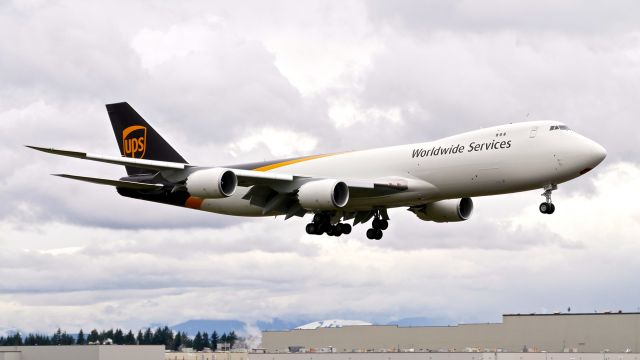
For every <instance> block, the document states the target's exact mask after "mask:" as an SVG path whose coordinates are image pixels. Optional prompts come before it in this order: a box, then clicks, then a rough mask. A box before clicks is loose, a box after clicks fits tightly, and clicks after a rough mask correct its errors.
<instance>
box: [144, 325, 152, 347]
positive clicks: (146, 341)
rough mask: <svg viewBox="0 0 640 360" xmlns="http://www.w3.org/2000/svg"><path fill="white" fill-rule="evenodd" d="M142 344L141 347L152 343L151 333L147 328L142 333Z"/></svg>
mask: <svg viewBox="0 0 640 360" xmlns="http://www.w3.org/2000/svg"><path fill="white" fill-rule="evenodd" d="M143 340H144V344H143V345H151V344H152V341H153V333H152V332H151V328H147V330H145V331H144V337H143Z"/></svg>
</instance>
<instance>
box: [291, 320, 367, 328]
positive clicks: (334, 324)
mask: <svg viewBox="0 0 640 360" xmlns="http://www.w3.org/2000/svg"><path fill="white" fill-rule="evenodd" d="M362 325H371V323H369V322H366V321H360V320H341V319H332V320H322V321H314V322H312V323H308V324H305V325H302V326H298V327H297V328H296V329H299V330H313V329H318V328H339V327H343V326H362Z"/></svg>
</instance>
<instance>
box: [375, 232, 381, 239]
mask: <svg viewBox="0 0 640 360" xmlns="http://www.w3.org/2000/svg"><path fill="white" fill-rule="evenodd" d="M375 232H376V234H375V235H376V237H375V239H376V240H380V239H382V230H380V229H376V230H375Z"/></svg>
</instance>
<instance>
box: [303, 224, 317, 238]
mask: <svg viewBox="0 0 640 360" xmlns="http://www.w3.org/2000/svg"><path fill="white" fill-rule="evenodd" d="M305 230H306V231H307V234H309V235H313V234H315V233H316V224H314V223H309V224H307V226H306V227H305Z"/></svg>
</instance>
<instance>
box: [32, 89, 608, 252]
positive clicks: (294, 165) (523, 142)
mask: <svg viewBox="0 0 640 360" xmlns="http://www.w3.org/2000/svg"><path fill="white" fill-rule="evenodd" d="M106 107H107V112H108V114H109V118H110V120H111V125H112V127H113V131H114V133H115V136H116V141H117V142H118V146H119V148H120V154H121V156H104V155H96V154H91V153H85V152H79V151H68V150H60V149H54V148H44V147H37V146H29V145H27V146H28V147H29V148H32V149H35V150H39V151H44V152H47V153H51V154H55V155H62V156H68V157H74V158H80V159H85V160H92V161H99V162H104V163H109V164H116V165H122V166H124V167H125V169H126V172H127V176H125V177H122V178H120V179H119V180H112V179H102V178H95V177H88V176H79V175H69V174H54V175H56V176H61V177H64V178H69V179H74V180H80V181H85V182H90V183H95V184H102V185H110V186H113V187H115V188H116V190H117V192H118V193H119V194H120V195H122V196H126V197H130V198H134V199H140V200H147V201H153V202H158V203H163V204H170V205H176V206H182V207H187V208H191V209H197V210H202V211H209V212H214V213H219V214H226V215H236V216H254V217H258V216H280V215H281V216H284V218H285V220H287V219H289V218H291V217H293V216H298V217H304V216H305V215H306V214H309V213H310V214H313V219H312V221H311V222H309V223H308V224H307V225H306V228H305V230H306V232H307V233H308V234H312V235H322V234H327V235H330V236H340V235H342V234H349V233H351V230H352V226H351V225H350V224H348V223H347V221H349V220H353V226H355V225H357V224H366V223H367V222H369V220H371V219H373V220H372V221H371V227H370V228H369V229H368V230H367V231H366V235H367V238H369V239H371V240H380V239H381V238H382V235H383V231H384V230H386V229H387V228H388V226H389V220H390V219H389V215H388V213H387V209H390V208H399V207H400V208H407V209H408V210H409V211H411V212H412V213H414V214H415V215H416V216H417V217H418V218H419V219H420V220H424V221H434V222H456V221H465V220H468V219H469V218H470V217H471V214H472V212H473V201H472V199H471V198H472V197H478V196H488V195H499V194H508V193H515V192H521V191H528V190H534V189H543V190H544V192H543V193H542V196H544V197H545V201H544V202H542V203H541V204H540V205H539V210H540V212H541V213H543V214H553V212H554V211H555V205H554V204H553V202H552V200H551V195H552V192H553V191H554V190H556V189H557V186H558V184H561V183H564V182H566V181H569V180H572V179H575V178H577V177H579V176H581V175H584V174H585V173H587V172H588V171H590V170H592V169H593V168H594V167H596V166H597V165H598V164H599V163H600V162H602V161H603V160H604V158H605V157H606V155H607V152H606V150H605V149H604V148H603V147H602V146H600V145H599V144H598V143H596V142H594V141H593V140H590V139H588V138H586V137H584V136H582V135H580V134H578V133H577V132H575V131H572V130H570V129H569V128H568V127H567V126H566V125H565V124H563V123H561V122H558V121H527V122H521V123H513V124H507V125H500V126H494V127H489V128H484V129H480V130H475V131H470V132H465V133H462V134H458V135H453V136H449V137H446V138H443V139H439V140H435V141H430V142H424V143H417V144H409V145H399V146H391V147H382V148H374V149H369V150H359V151H344V152H336V153H327V154H320V155H311V156H303V157H296V158H289V159H280V160H273V161H264V162H255V163H249V164H238V165H227V166H200V165H194V164H190V163H188V162H187V161H186V160H185V159H184V158H183V157H182V156H181V155H180V154H179V153H178V152H177V151H176V150H174V148H173V147H172V146H171V145H169V143H167V141H165V140H164V138H163V137H162V136H160V134H159V133H158V132H156V131H155V130H154V128H153V127H151V126H150V125H149V124H148V123H147V122H146V121H145V120H144V119H143V118H142V117H141V116H140V115H139V114H138V113H137V112H136V111H135V110H134V109H133V108H132V107H131V106H130V105H129V104H128V103H126V102H121V103H114V104H107V105H106Z"/></svg>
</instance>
